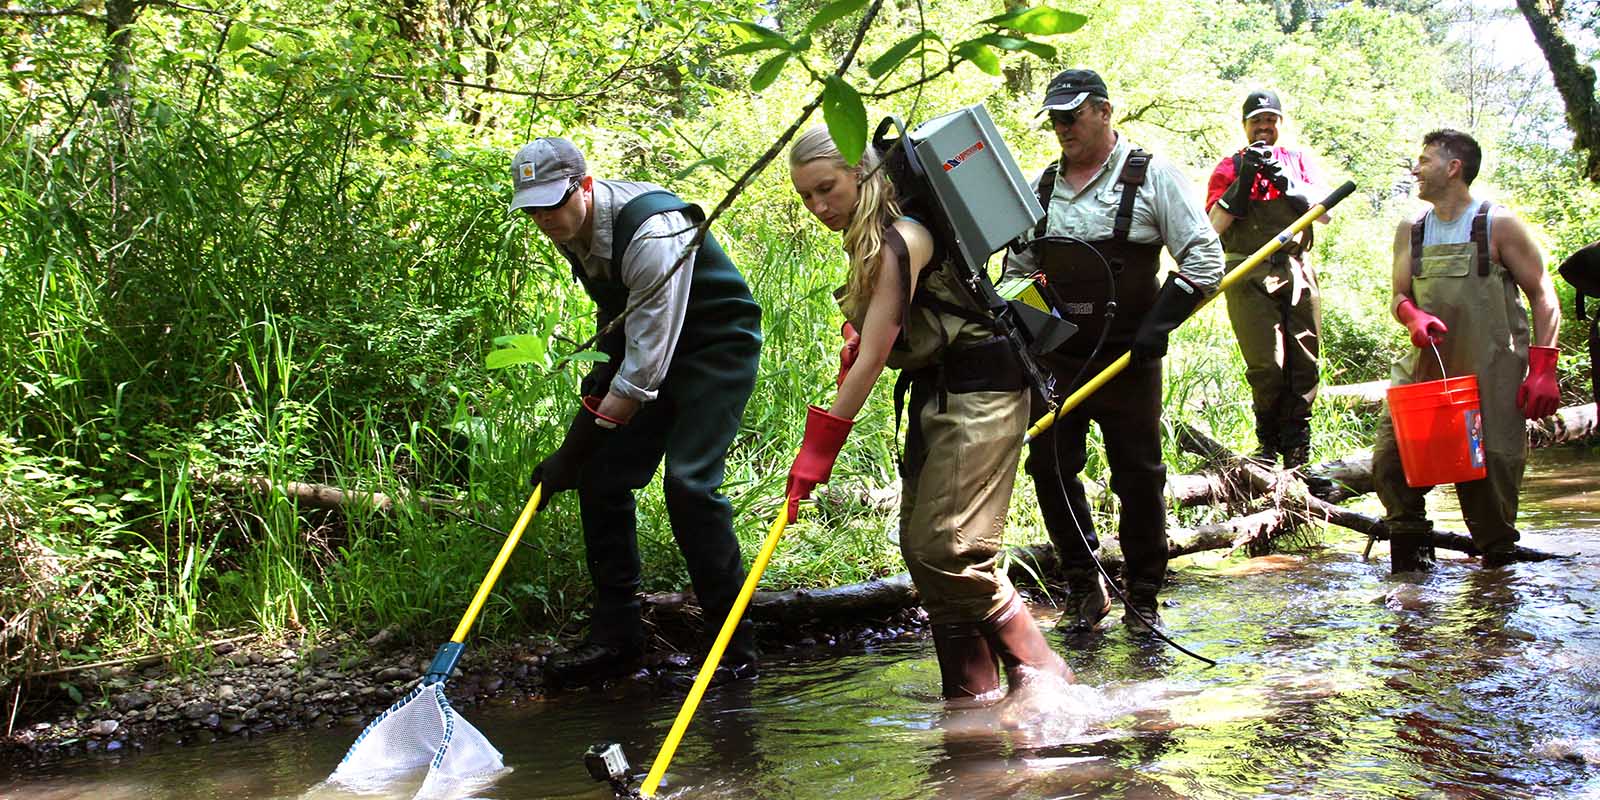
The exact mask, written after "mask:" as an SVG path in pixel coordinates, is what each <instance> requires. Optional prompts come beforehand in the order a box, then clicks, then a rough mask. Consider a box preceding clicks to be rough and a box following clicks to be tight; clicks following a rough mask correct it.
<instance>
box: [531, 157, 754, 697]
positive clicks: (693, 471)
mask: <svg viewBox="0 0 1600 800" xmlns="http://www.w3.org/2000/svg"><path fill="white" fill-rule="evenodd" d="M607 185H608V186H609V187H611V188H612V190H613V191H614V192H615V193H616V196H617V197H618V202H619V205H621V206H622V207H621V210H620V211H618V212H617V214H616V217H615V220H614V221H613V223H612V224H613V231H614V234H613V241H612V247H613V252H612V253H611V254H610V255H611V259H610V263H611V276H610V277H596V276H593V275H590V274H588V273H587V272H586V271H585V270H584V269H583V267H582V265H581V264H579V263H578V262H577V260H576V257H575V256H573V255H572V254H571V253H568V252H567V251H566V250H565V249H563V250H562V253H563V254H564V255H566V256H567V257H568V259H569V260H571V261H572V268H573V275H574V276H575V277H576V278H577V279H578V280H579V281H580V282H581V283H582V284H583V287H584V289H585V290H586V291H587V292H588V293H589V296H590V297H592V298H593V299H594V301H595V305H596V306H597V307H598V313H599V317H600V322H601V324H602V325H603V324H604V323H605V322H606V321H608V320H610V319H613V318H615V317H616V316H617V315H618V314H621V313H622V311H623V309H624V308H626V306H627V302H628V296H629V291H630V290H629V287H628V286H626V285H625V284H623V283H622V281H621V280H620V279H617V278H615V275H616V273H617V272H618V271H619V270H620V265H621V260H622V255H623V253H624V252H625V251H626V248H627V247H628V243H630V242H631V241H633V237H634V234H635V233H636V232H637V231H638V228H639V226H640V225H641V224H642V223H643V222H644V221H645V220H646V219H648V218H650V217H652V216H655V215H657V214H662V213H666V212H669V211H679V212H682V213H683V214H685V215H686V216H687V217H688V218H689V219H690V220H691V221H693V222H700V221H702V220H704V219H705V216H704V214H703V212H701V210H700V209H699V207H698V206H694V205H690V204H688V203H686V202H684V201H683V200H680V199H679V198H678V197H676V196H675V195H673V194H672V193H670V192H667V191H663V190H659V189H655V188H654V187H652V186H651V185H649V184H640V183H630V182H625V181H608V182H607ZM684 269H693V274H692V278H691V283H690V289H689V300H688V311H687V313H686V315H685V317H684V323H683V328H682V329H681V331H680V332H679V334H678V342H677V346H676V347H675V348H674V350H673V354H672V363H671V365H670V367H669V368H668V370H667V376H666V379H665V380H664V381H663V382H662V384H661V388H660V392H659V394H658V395H657V397H656V399H655V400H654V401H651V402H649V403H646V404H644V406H643V407H641V408H640V410H639V412H638V413H637V414H635V415H634V417H633V419H632V420H631V421H630V422H629V424H627V425H625V426H622V427H621V428H619V429H618V430H617V431H616V432H615V434H614V435H613V436H612V437H611V438H610V440H609V441H608V442H607V443H606V444H605V446H604V447H603V448H602V449H600V450H599V451H598V452H597V453H595V456H594V458H593V459H592V460H591V461H590V462H589V464H588V465H587V466H586V467H585V468H584V471H583V474H582V475H581V476H580V478H579V483H578V504H579V513H580V515H581V517H582V519H583V538H584V549H585V557H586V558H587V560H588V566H589V575H590V577H591V579H592V580H593V581H594V586H595V605H594V615H593V617H592V618H591V620H590V630H589V641H590V643H591V644H593V645H598V646H599V647H601V648H606V649H610V650H612V651H615V652H617V653H621V654H625V655H627V654H635V653H637V652H639V650H640V649H641V648H642V647H643V644H644V627H643V625H642V623H641V621H640V616H639V614H640V601H639V585H640V578H641V576H640V561H639V540H638V518H637V516H636V513H635V503H634V492H635V491H636V490H638V489H642V488H644V487H645V485H646V484H648V483H649V482H650V479H651V478H652V477H654V476H655V473H656V468H657V466H658V465H660V464H661V461H662V459H663V457H665V459H666V472H665V476H664V478H663V481H662V484H663V494H664V495H665V498H666V505H667V516H668V518H669V519H670V520H671V524H672V536H673V538H674V539H675V540H676V541H677V544H678V548H679V550H680V551H682V553H683V558H684V562H685V564H686V566H687V567H688V571H689V579H690V580H691V581H692V582H693V584H694V592H695V597H696V598H697V599H698V600H699V602H700V606H701V608H702V609H704V611H705V614H706V620H707V626H708V629H709V630H711V631H712V632H714V631H715V630H716V626H717V625H718V624H719V623H720V621H721V620H723V619H725V618H726V617H727V615H728V611H729V610H730V609H731V608H732V607H733V601H734V598H735V597H737V596H738V593H739V587H740V585H741V584H742V583H743V582H744V566H743V563H742V561H741V560H740V557H739V542H738V540H737V539H736V538H735V537H734V533H733V506H732V504H731V503H729V501H728V499H727V498H726V497H724V496H723V495H722V493H721V491H720V489H721V486H722V480H723V473H724V467H725V464H726V461H727V456H728V447H729V446H730V445H731V444H732V442H733V437H734V435H735V434H737V433H738V431H739V424H740V420H741V418H742V417H743V415H744V407H745V403H746V401H748V400H749V399H750V393H751V391H752V390H753V389H754V387H755V378H756V366H757V362H758V361H759V359H760V352H761V307H760V306H758V305H756V303H755V300H754V299H752V298H751V296H750V290H749V288H748V287H747V286H746V285H745V282H744V278H743V277H742V276H741V275H740V274H739V271H738V269H736V268H735V267H734V265H733V262H732V261H730V260H729V259H728V257H727V255H726V254H724V253H723V251H722V248H721V246H720V245H718V244H717V241H716V240H715V239H714V238H712V237H711V235H710V234H709V233H708V234H707V235H706V237H705V239H704V241H703V242H702V243H701V245H700V248H699V251H698V252H697V253H695V256H694V263H693V264H692V265H685V266H684ZM612 341H613V342H616V341H617V340H616V339H613V340H612ZM620 349H621V348H618V350H619V351H620ZM611 355H612V358H613V363H616V361H618V360H620V356H621V353H620V352H617V353H612V354H611ZM589 649H593V648H589ZM579 655H581V651H580V653H579ZM755 658H756V648H755V635H754V631H753V629H752V628H751V626H750V623H749V621H748V620H746V621H743V622H741V623H740V625H739V629H738V632H737V633H736V634H735V635H734V638H733V641H732V642H731V643H730V644H729V646H728V649H727V657H726V659H725V661H726V663H727V664H728V665H730V667H738V666H739V665H742V664H751V663H753V662H754V661H755ZM581 661H582V659H578V660H576V661H575V662H574V663H573V665H572V666H573V668H574V670H580V671H581V670H582V669H584V668H585V665H583V664H582V663H580V662H581ZM556 666H557V665H556V664H554V663H553V664H552V667H556ZM595 666H596V668H598V667H599V665H595ZM575 677H582V675H578V676H575Z"/></svg>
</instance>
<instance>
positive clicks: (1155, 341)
mask: <svg viewBox="0 0 1600 800" xmlns="http://www.w3.org/2000/svg"><path fill="white" fill-rule="evenodd" d="M1113 111H1114V109H1113V107H1112V104H1111V100H1110V95H1109V92H1107V90H1106V84H1105V81H1103V80H1101V78H1100V76H1099V75H1098V74H1096V73H1095V72H1094V71H1092V70H1087V69H1069V70H1065V71H1063V72H1061V73H1060V74H1058V75H1056V76H1055V78H1053V79H1052V80H1051V81H1050V84H1049V86H1048V88H1046V90H1045V97H1044V103H1043V109H1042V113H1044V114H1048V115H1049V119H1050V128H1051V131H1052V133H1053V135H1054V137H1055V140H1056V143H1057V144H1059V145H1060V147H1061V160H1060V161H1059V162H1057V163H1056V164H1052V165H1050V166H1049V167H1048V168H1046V169H1045V171H1044V174H1043V175H1042V176H1041V177H1040V178H1039V180H1038V182H1037V183H1036V189H1037V190H1038V194H1039V202H1040V205H1042V206H1043V207H1044V208H1045V212H1046V213H1045V218H1044V219H1043V220H1041V221H1040V223H1039V226H1038V227H1037V228H1036V229H1035V231H1034V237H1033V239H1032V241H1031V242H1030V243H1029V244H1027V246H1026V247H1025V248H1023V249H1020V250H1018V251H1016V252H1013V253H1011V254H1010V255H1008V256H1007V258H1006V267H1005V274H1006V276H1007V277H1008V278H1010V277H1021V276H1029V275H1033V274H1035V273H1037V272H1041V271H1042V272H1044V274H1045V276H1046V278H1047V279H1048V281H1049V283H1050V286H1051V287H1052V288H1054V289H1055V291H1056V294H1057V295H1058V296H1059V297H1060V299H1061V301H1062V303H1061V305H1060V306H1059V307H1060V308H1061V310H1062V316H1063V317H1064V318H1066V319H1067V320H1069V321H1071V322H1073V323H1074V324H1076V325H1077V326H1078V328H1079V330H1078V333H1077V334H1076V335H1074V336H1073V337H1072V338H1071V339H1069V340H1067V343H1066V344H1065V345H1063V346H1062V347H1061V348H1060V349H1058V350H1057V351H1055V352H1054V353H1052V354H1050V355H1047V356H1043V357H1041V359H1040V361H1041V364H1042V365H1043V366H1045V367H1046V368H1048V369H1049V370H1050V371H1051V372H1052V373H1053V374H1054V375H1055V377H1056V379H1057V380H1058V381H1060V382H1063V383H1065V382H1066V381H1069V380H1072V379H1073V377H1074V376H1077V375H1083V376H1085V377H1087V376H1091V375H1094V374H1096V373H1098V372H1099V371H1100V370H1101V369H1103V368H1104V367H1106V366H1107V365H1109V364H1110V363H1111V362H1112V361H1113V360H1115V359H1117V358H1118V357H1120V356H1121V355H1122V354H1123V353H1128V354H1129V355H1130V357H1131V361H1130V365H1129V366H1128V367H1127V368H1126V369H1124V370H1123V371H1122V372H1121V373H1120V374H1118V375H1117V376H1116V377H1114V378H1112V379H1111V380H1110V382H1108V383H1107V384H1106V385H1105V386H1104V387H1102V388H1101V389H1100V390H1099V391H1097V392H1095V393H1094V394H1092V395H1090V396H1089V397H1088V398H1086V399H1085V400H1084V401H1083V403H1082V404H1081V405H1079V406H1078V407H1077V408H1075V409H1073V410H1072V411H1071V412H1069V413H1067V414H1065V415H1063V416H1062V417H1061V418H1060V419H1058V420H1057V421H1056V422H1055V424H1054V426H1053V427H1052V429H1051V430H1050V431H1047V432H1046V433H1045V434H1044V435H1042V436H1038V437H1035V438H1034V439H1033V441H1032V443H1031V444H1030V445H1029V451H1028V460H1027V470H1028V474H1029V475H1031V476H1033V482H1034V487H1035V489H1036V490H1037V493H1038V496H1039V510H1040V512H1041V515H1042V516H1043V517H1044V522H1045V527H1046V528H1047V529H1049V532H1050V539H1051V541H1053V542H1054V543H1055V546H1056V549H1057V551H1058V552H1060V554H1061V561H1062V570H1063V572H1064V573H1065V575H1066V578H1067V585H1068V598H1067V616H1066V617H1065V618H1064V619H1063V623H1062V625H1063V627H1066V628H1070V629H1073V630H1080V631H1082V630H1090V629H1093V628H1095V627H1096V626H1097V625H1098V624H1099V622H1100V620H1101V619H1102V618H1103V617H1105V615H1106V614H1108V613H1110V610H1111V600H1110V597H1109V595H1108V593H1107V588H1106V586H1105V583H1104V581H1103V578H1102V577H1101V575H1100V572H1099V570H1098V569H1097V568H1096V566H1095V563H1094V560H1093V557H1092V552H1093V551H1094V550H1095V549H1096V548H1098V546H1099V541H1098V539H1097V538H1096V537H1095V532H1094V522H1093V519H1092V517H1091V514H1090V508H1089V502H1088V499H1087V497H1086V496H1085V494H1084V488H1083V483H1082V482H1081V481H1079V479H1078V473H1079V472H1080V471H1082V470H1083V468H1084V465H1085V464H1086V463H1087V458H1088V456H1087V450H1086V447H1087V444H1086V437H1087V435H1088V432H1089V424H1090V423H1091V422H1093V423H1094V424H1096V425H1098V426H1099V427H1100V433H1101V435H1102V436H1103V437H1104V439H1105V445H1106V460H1107V462H1108V464H1109V466H1110V468H1111V489H1112V491H1113V492H1115V493H1116V495H1117V499H1118V500H1119V501H1120V503H1121V509H1122V515H1121V520H1120V522H1119V525H1118V539H1119V541H1120V543H1121V545H1122V552H1123V556H1124V558H1125V562H1124V568H1123V579H1124V584H1125V586H1126V589H1127V592H1126V593H1127V597H1128V603H1129V608H1128V609H1127V610H1126V611H1125V613H1124V615H1123V622H1124V623H1125V624H1127V625H1128V626H1130V627H1132V628H1134V629H1135V630H1143V629H1144V626H1145V623H1146V621H1149V622H1152V623H1155V624H1156V625H1160V623H1161V617H1160V613H1159V611H1158V607H1157V595H1158V593H1159V592H1160V590H1161V587H1162V586H1163V585H1164V583H1165V581H1166V571H1167V535H1166V519H1167V517H1166V499H1165V497H1164V496H1163V489H1164V487H1165V485H1166V467H1165V466H1164V465H1163V464H1162V463H1161V359H1162V357H1163V356H1165V355H1166V352H1167V336H1168V334H1169V333H1171V331H1172V330H1173V329H1174V328H1176V327H1177V326H1178V325H1179V324H1180V323H1181V322H1182V321H1183V320H1184V319H1185V318H1186V317H1188V315H1189V314H1190V313H1191V312H1192V311H1193V310H1194V309H1195V307H1196V306H1198V305H1199V303H1200V302H1201V300H1202V299H1203V297H1204V295H1206V294H1210V293H1212V292H1215V291H1216V288H1217V285H1218V283H1219V282H1220V281H1221V279H1222V246H1221V244H1220V243H1219V242H1218V241H1217V233H1216V231H1214V230H1212V229H1211V224H1210V222H1209V221H1208V220H1207V219H1206V215H1205V212H1204V211H1203V210H1202V209H1201V208H1200V205H1199V203H1197V202H1195V200H1194V198H1193V197H1192V194H1191V188H1190V183H1189V181H1188V179H1187V178H1185V177H1184V176H1183V174H1182V173H1181V172H1179V171H1178V169H1177V167H1175V166H1173V165H1172V164H1171V163H1170V162H1168V161H1167V160H1166V159H1164V158H1162V157H1160V156H1158V155H1152V154H1150V153H1148V152H1146V151H1144V150H1142V149H1140V148H1139V147H1137V146H1135V145H1134V144H1133V143H1131V142H1129V141H1128V140H1127V139H1126V138H1125V137H1123V136H1122V135H1120V134H1119V133H1118V132H1117V131H1116V130H1114V129H1113V128H1112V126H1111V118H1112V113H1113ZM1163 247H1164V248H1165V249H1166V250H1167V252H1168V253H1170V254H1171V255H1172V257H1173V260H1174V261H1176V262H1177V265H1178V269H1177V271H1175V272H1172V273H1169V274H1168V276H1167V279H1166V281H1165V283H1163V282H1162V281H1161V279H1160V276H1159V273H1160V271H1161V260H1160V257H1161V250H1162V248H1163ZM1108 273H1114V274H1115V278H1114V279H1113V278H1112V276H1111V274H1108ZM1113 291H1114V294H1113ZM1113 302H1114V303H1115V305H1114V306H1113V305H1112V304H1113ZM1113 309H1114V313H1111V312H1112V311H1113ZM1063 388H1064V390H1065V391H1071V390H1072V389H1074V388H1076V387H1075V386H1066V387H1063ZM1045 410H1046V409H1045V407H1044V406H1042V405H1040V406H1037V407H1036V408H1035V409H1034V417H1035V418H1038V417H1039V416H1041V415H1042V414H1043V413H1044V412H1045ZM1063 489H1064V491H1063Z"/></svg>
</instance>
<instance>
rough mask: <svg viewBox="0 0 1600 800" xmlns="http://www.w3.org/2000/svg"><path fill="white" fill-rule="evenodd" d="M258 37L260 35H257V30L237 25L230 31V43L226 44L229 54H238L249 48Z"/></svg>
mask: <svg viewBox="0 0 1600 800" xmlns="http://www.w3.org/2000/svg"><path fill="white" fill-rule="evenodd" d="M258 37H259V34H257V33H256V30H255V28H252V27H250V26H249V25H239V24H236V25H234V26H233V27H232V28H229V29H228V42H227V44H226V47H227V48H228V52H230V53H237V52H238V51H240V50H243V49H245V48H246V47H249V46H250V43H251V42H253V41H255V40H256V39H257V38H258Z"/></svg>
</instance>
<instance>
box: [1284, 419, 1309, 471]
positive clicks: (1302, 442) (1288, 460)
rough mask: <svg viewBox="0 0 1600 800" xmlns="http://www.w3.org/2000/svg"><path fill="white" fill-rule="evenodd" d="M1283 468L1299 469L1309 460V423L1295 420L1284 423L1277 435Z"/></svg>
mask: <svg viewBox="0 0 1600 800" xmlns="http://www.w3.org/2000/svg"><path fill="white" fill-rule="evenodd" d="M1278 442H1279V452H1280V453H1282V455H1283V468H1284V469H1299V468H1300V467H1303V466H1305V465H1306V462H1307V461H1310V460H1311V423H1310V421H1307V420H1295V421H1293V422H1289V423H1286V424H1285V425H1284V426H1283V431H1282V432H1281V433H1280V434H1279V436H1278Z"/></svg>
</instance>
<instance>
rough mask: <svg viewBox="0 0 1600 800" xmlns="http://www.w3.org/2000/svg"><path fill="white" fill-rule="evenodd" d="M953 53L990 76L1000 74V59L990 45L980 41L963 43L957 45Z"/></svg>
mask: <svg viewBox="0 0 1600 800" xmlns="http://www.w3.org/2000/svg"><path fill="white" fill-rule="evenodd" d="M951 52H954V53H955V54H956V55H958V56H960V57H962V58H964V59H966V60H968V61H971V62H972V65H973V66H975V67H977V68H978V69H981V70H983V71H984V72H987V73H989V74H990V75H999V74H1000V57H999V56H997V55H995V52H994V50H992V49H991V48H990V47H989V46H988V45H986V44H984V43H982V42H980V41H977V40H975V39H974V40H969V41H965V42H962V43H960V44H958V45H956V46H955V48H954V49H953V50H952V51H951Z"/></svg>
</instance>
